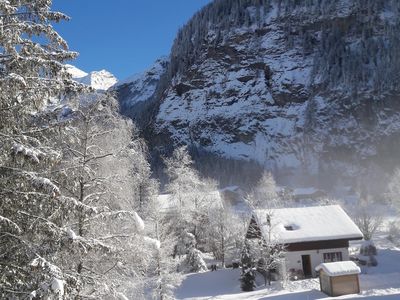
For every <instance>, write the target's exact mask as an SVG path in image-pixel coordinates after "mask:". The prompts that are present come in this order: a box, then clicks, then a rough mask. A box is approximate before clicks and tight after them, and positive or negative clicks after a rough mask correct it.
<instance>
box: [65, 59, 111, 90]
mask: <svg viewBox="0 0 400 300" xmlns="http://www.w3.org/2000/svg"><path fill="white" fill-rule="evenodd" d="M66 66H67V69H68V72H69V73H70V74H71V75H72V78H73V79H74V80H76V81H77V82H80V83H83V84H86V85H89V86H91V87H92V88H94V89H96V90H103V91H105V90H108V89H109V88H110V87H112V86H113V85H115V84H116V83H117V81H118V80H117V78H115V76H114V75H113V74H111V73H110V72H108V71H106V70H101V71H93V72H90V73H89V74H88V73H86V72H84V71H82V70H80V69H78V68H77V67H75V66H72V65H66Z"/></svg>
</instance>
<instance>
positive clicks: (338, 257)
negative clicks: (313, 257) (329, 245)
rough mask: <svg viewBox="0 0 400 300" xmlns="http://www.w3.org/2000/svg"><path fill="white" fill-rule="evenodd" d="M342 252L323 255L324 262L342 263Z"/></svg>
mask: <svg viewBox="0 0 400 300" xmlns="http://www.w3.org/2000/svg"><path fill="white" fill-rule="evenodd" d="M342 260H343V259H342V252H330V253H324V262H334V261H342Z"/></svg>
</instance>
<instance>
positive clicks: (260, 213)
mask: <svg viewBox="0 0 400 300" xmlns="http://www.w3.org/2000/svg"><path fill="white" fill-rule="evenodd" d="M253 213H254V215H255V217H256V219H257V223H258V224H259V226H260V228H261V232H262V233H263V234H265V233H267V232H270V233H271V234H272V236H273V237H274V239H276V240H277V241H279V242H280V243H299V242H311V241H326V240H336V239H362V237H363V234H362V233H361V231H360V229H359V228H358V227H357V225H356V224H354V222H353V221H352V220H351V219H350V217H349V216H348V215H347V214H346V212H345V211H344V210H343V209H342V208H341V207H340V205H327V206H312V207H296V208H280V209H258V210H254V212H253ZM268 216H270V223H271V226H270V227H269V225H268V222H267V218H268ZM290 227H291V228H292V230H291V229H290Z"/></svg>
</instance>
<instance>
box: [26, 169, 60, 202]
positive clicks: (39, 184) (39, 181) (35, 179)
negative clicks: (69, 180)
mask: <svg viewBox="0 0 400 300" xmlns="http://www.w3.org/2000/svg"><path fill="white" fill-rule="evenodd" d="M23 174H24V175H25V176H26V177H27V178H28V179H29V180H30V182H31V183H32V185H33V186H34V187H36V188H38V189H42V190H44V191H46V192H47V193H49V194H50V195H51V196H53V197H55V196H59V195H60V189H59V188H58V186H57V185H55V184H54V183H53V182H52V181H51V180H50V179H48V178H45V177H41V176H38V175H37V174H36V173H34V172H24V173H23Z"/></svg>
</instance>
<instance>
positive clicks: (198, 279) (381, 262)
mask: <svg viewBox="0 0 400 300" xmlns="http://www.w3.org/2000/svg"><path fill="white" fill-rule="evenodd" d="M374 242H375V244H376V246H377V249H378V255H377V260H378V266H377V267H364V266H362V267H361V275H360V285H361V293H360V294H357V295H346V296H340V297H328V296H327V295H325V294H324V293H322V292H321V291H320V288H319V281H318V278H312V279H305V280H299V281H290V282H288V283H287V285H286V286H285V288H283V289H282V288H281V287H280V285H279V283H277V282H273V284H272V285H271V287H264V286H263V285H261V286H259V287H258V288H257V289H256V290H255V291H253V292H242V291H241V290H240V282H239V276H240V269H220V270H218V271H216V272H205V273H196V274H188V275H186V276H185V279H184V281H183V282H182V284H181V286H180V287H179V288H178V289H177V290H176V292H175V296H176V298H177V299H203V300H205V299H208V300H210V299H232V300H233V299H235V300H236V299H237V300H240V299H250V300H262V299H271V300H314V299H315V300H316V299H358V298H362V299H371V300H372V299H376V300H381V299H382V300H385V299H393V300H394V299H400V248H398V247H395V246H394V245H393V244H392V243H391V242H390V241H388V240H387V239H386V235H385V234H383V233H380V234H379V235H377V237H376V238H375V239H374ZM360 245H361V241H356V242H352V243H351V246H350V251H353V252H354V253H355V252H356V251H357V249H359V247H360Z"/></svg>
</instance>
